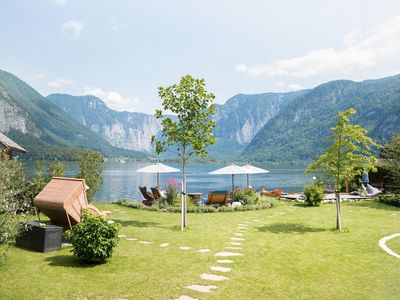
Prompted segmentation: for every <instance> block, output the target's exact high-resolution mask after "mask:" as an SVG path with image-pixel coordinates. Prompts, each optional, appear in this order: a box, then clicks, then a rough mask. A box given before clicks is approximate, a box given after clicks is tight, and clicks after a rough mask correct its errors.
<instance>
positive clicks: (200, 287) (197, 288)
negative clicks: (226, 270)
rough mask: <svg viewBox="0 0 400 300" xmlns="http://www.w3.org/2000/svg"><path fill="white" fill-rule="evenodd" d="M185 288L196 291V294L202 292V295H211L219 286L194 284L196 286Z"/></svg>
mask: <svg viewBox="0 0 400 300" xmlns="http://www.w3.org/2000/svg"><path fill="white" fill-rule="evenodd" d="M185 288H187V289H190V290H193V291H196V292H201V293H211V292H212V290H214V289H216V288H217V286H216V285H200V284H194V285H188V286H185Z"/></svg>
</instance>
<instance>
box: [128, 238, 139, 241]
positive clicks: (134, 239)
mask: <svg viewBox="0 0 400 300" xmlns="http://www.w3.org/2000/svg"><path fill="white" fill-rule="evenodd" d="M126 240H127V241H137V238H126Z"/></svg>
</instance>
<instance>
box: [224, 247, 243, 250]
mask: <svg viewBox="0 0 400 300" xmlns="http://www.w3.org/2000/svg"><path fill="white" fill-rule="evenodd" d="M225 249H230V250H243V248H242V247H231V246H227V247H225Z"/></svg>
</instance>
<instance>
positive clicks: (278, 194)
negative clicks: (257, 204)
mask: <svg viewBox="0 0 400 300" xmlns="http://www.w3.org/2000/svg"><path fill="white" fill-rule="evenodd" d="M284 193H285V192H284V191H283V190H279V189H275V190H273V191H272V192H270V191H266V190H264V189H262V190H261V192H260V194H261V196H267V197H276V198H279V197H281V196H282V195H283V194H284Z"/></svg>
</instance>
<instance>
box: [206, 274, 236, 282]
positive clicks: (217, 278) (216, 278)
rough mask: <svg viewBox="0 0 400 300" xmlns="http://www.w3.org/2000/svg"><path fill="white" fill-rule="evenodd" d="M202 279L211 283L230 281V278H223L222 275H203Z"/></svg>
mask: <svg viewBox="0 0 400 300" xmlns="http://www.w3.org/2000/svg"><path fill="white" fill-rule="evenodd" d="M200 277H201V279H205V280H211V281H223V280H229V278H228V277H226V276H222V275H214V274H207V273H203V274H201V275H200Z"/></svg>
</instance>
